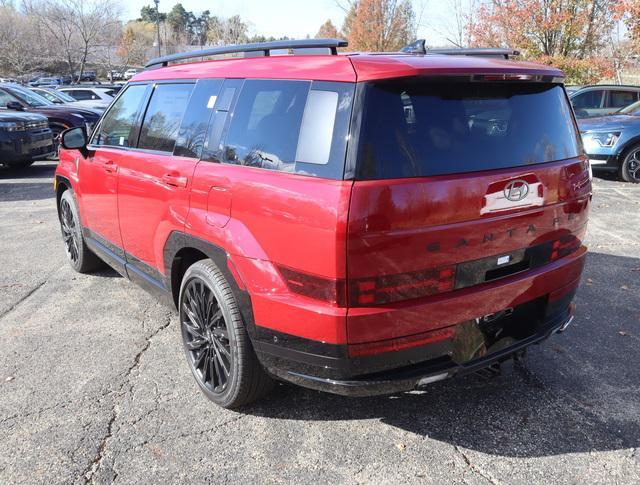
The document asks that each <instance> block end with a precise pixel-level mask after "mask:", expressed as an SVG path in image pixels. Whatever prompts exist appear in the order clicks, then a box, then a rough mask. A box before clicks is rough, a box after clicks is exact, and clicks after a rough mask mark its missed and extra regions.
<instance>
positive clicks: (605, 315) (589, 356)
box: [242, 253, 640, 457]
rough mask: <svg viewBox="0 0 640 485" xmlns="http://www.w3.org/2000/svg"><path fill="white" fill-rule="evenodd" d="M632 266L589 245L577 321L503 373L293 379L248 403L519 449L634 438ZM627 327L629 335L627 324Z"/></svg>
mask: <svg viewBox="0 0 640 485" xmlns="http://www.w3.org/2000/svg"><path fill="white" fill-rule="evenodd" d="M634 269H636V270H637V269H640V259H639V258H627V257H620V256H612V255H607V254H600V253H591V254H590V255H589V258H588V263H587V268H586V270H585V274H584V276H583V285H582V287H581V289H580V291H579V295H578V297H577V304H578V311H577V314H576V322H577V323H576V324H575V325H574V326H573V327H570V328H569V330H568V331H567V332H566V333H565V334H563V335H555V336H552V337H551V338H550V339H549V340H548V341H546V342H545V343H543V345H542V346H534V347H533V348H531V349H530V350H529V352H528V356H527V358H526V359H525V361H524V362H523V363H517V364H514V363H512V362H509V363H507V364H505V365H504V366H503V367H504V371H503V374H502V375H501V376H499V377H496V378H493V379H490V380H483V379H481V378H480V377H477V376H466V377H461V378H457V379H452V380H449V381H443V382H440V383H436V384H432V385H431V386H430V387H428V388H426V389H425V390H424V391H415V392H411V393H403V394H399V395H395V396H385V397H372V398H360V399H357V398H345V397H341V396H335V395H330V394H324V393H319V392H315V391H309V390H306V389H302V388H297V387H295V386H291V385H286V384H285V385H279V386H278V388H277V389H276V391H274V393H273V394H272V395H271V397H269V398H267V399H265V400H264V401H262V402H261V403H258V404H256V405H254V406H251V407H249V408H246V409H243V410H242V412H245V413H249V414H255V415H259V416H265V417H272V418H279V419H294V420H312V421H339V420H363V419H377V420H380V421H382V422H384V423H386V424H388V425H390V426H394V427H397V428H401V429H403V430H406V431H409V432H411V433H415V434H418V435H422V436H425V437H429V438H432V439H436V440H439V441H443V442H447V443H450V444H452V445H455V446H461V447H464V448H467V449H472V450H477V451H481V452H483V453H488V454H493V455H504V456H514V457H537V456H548V455H557V454H564V453H577V452H589V451H591V450H595V451H606V450H617V449H626V448H635V447H637V446H639V445H640V421H639V420H638V419H637V417H638V415H640V372H638V371H637V359H636V356H637V355H638V350H639V349H640V332H637V331H636V333H635V334H633V331H634V330H633V329H640V311H639V310H638V306H639V305H638V303H639V302H640V284H638V283H639V281H638V280H640V273H639V272H637V271H633V270H634ZM622 286H625V287H627V288H628V289H627V290H624V289H621V287H622ZM634 302H635V303H634ZM628 327H630V328H628ZM624 328H626V329H627V332H628V333H627V335H628V336H626V337H625V336H623V335H621V334H620V331H622V330H621V329H624ZM630 356H634V358H633V359H630ZM634 362H635V363H634Z"/></svg>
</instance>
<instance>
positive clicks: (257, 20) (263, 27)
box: [125, 0, 451, 45]
mask: <svg viewBox="0 0 640 485" xmlns="http://www.w3.org/2000/svg"><path fill="white" fill-rule="evenodd" d="M412 1H413V6H414V11H415V12H416V15H417V16H418V17H419V27H418V38H426V39H427V43H428V44H430V45H447V42H446V36H445V35H444V33H445V32H446V30H447V18H448V17H447V13H448V11H449V9H450V6H451V0H412ZM176 3H182V5H183V6H184V8H185V9H187V10H191V11H193V12H194V13H200V12H202V11H203V10H209V11H210V12H211V15H217V16H219V17H231V16H232V15H236V14H237V15H240V17H241V18H242V20H243V21H245V22H247V23H248V24H249V26H250V34H251V35H253V34H261V35H264V36H267V37H268V36H274V37H282V36H284V35H287V36H289V37H294V38H304V37H305V36H306V35H307V34H309V35H311V36H313V35H315V33H316V32H317V31H318V29H319V27H320V25H322V24H323V23H324V22H325V21H326V20H327V19H331V21H332V22H333V24H334V25H335V26H336V27H338V28H340V26H341V25H342V21H343V19H344V15H345V13H344V11H343V10H342V9H341V8H340V7H339V6H338V4H337V1H336V0H226V1H222V0H160V11H161V12H168V11H169V10H170V9H171V7H173V5H175V4H176ZM342 3H346V2H345V1H344V0H343V2H342ZM125 5H126V7H125V8H126V10H125V18H126V19H127V20H129V19H135V18H138V17H139V16H140V9H141V8H142V7H143V6H145V5H151V6H153V5H154V3H153V1H152V0H127V1H126V2H125ZM421 14H422V15H421Z"/></svg>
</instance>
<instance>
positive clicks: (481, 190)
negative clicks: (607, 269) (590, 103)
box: [55, 39, 591, 407]
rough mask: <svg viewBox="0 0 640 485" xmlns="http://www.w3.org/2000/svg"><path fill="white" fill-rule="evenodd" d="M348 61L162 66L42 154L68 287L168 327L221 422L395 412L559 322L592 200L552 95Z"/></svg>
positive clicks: (470, 59)
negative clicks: (170, 308)
mask: <svg viewBox="0 0 640 485" xmlns="http://www.w3.org/2000/svg"><path fill="white" fill-rule="evenodd" d="M345 45H346V43H345V42H344V41H338V40H327V39H313V40H305V41H277V42H272V43H263V44H248V45H243V46H230V47H221V48H212V49H206V50H204V51H198V52H195V53H194V52H191V53H187V54H174V55H171V56H167V57H163V58H159V59H156V60H153V61H151V62H150V63H149V64H148V65H147V69H146V70H145V71H143V72H140V73H138V74H137V75H136V76H135V77H134V78H133V79H132V80H131V82H130V83H129V84H128V85H127V87H126V88H125V89H123V90H122V92H121V93H120V94H119V96H118V97H117V98H116V99H115V100H114V102H113V104H112V105H111V106H110V108H109V109H108V110H107V112H106V113H105V114H104V115H103V116H102V118H101V120H100V121H99V124H98V125H97V127H96V129H95V130H94V131H93V133H92V134H91V135H90V136H89V137H88V138H87V134H86V133H85V130H84V129H82V128H72V129H70V130H67V131H66V132H65V133H64V135H63V137H62V144H63V147H64V148H63V150H62V151H61V154H60V164H59V166H58V168H57V171H56V177H55V184H56V194H57V202H58V213H59V219H60V224H61V229H62V236H63V239H64V247H65V249H66V254H67V256H68V259H69V261H70V263H71V265H72V266H73V268H74V269H75V270H77V271H79V272H89V271H91V270H92V269H94V268H96V267H97V265H99V264H100V262H102V261H103V262H106V263H108V264H109V265H110V266H111V267H113V268H115V269H116V270H117V271H118V272H119V273H121V274H122V275H123V276H125V277H127V278H129V279H131V280H132V281H134V282H137V283H139V284H140V285H142V286H143V287H145V288H146V289H148V290H149V291H150V292H152V293H154V294H156V295H157V296H158V297H160V298H161V299H163V300H164V301H167V302H168V303H169V304H171V305H174V306H175V307H176V308H177V310H178V313H179V320H180V329H181V335H182V340H183V346H184V352H185V356H186V361H187V364H188V366H189V368H190V370H191V372H192V374H193V377H194V378H195V380H196V382H197V384H198V385H199V387H200V389H201V390H202V391H203V392H204V394H205V395H206V396H207V397H209V398H210V399H211V400H213V401H214V402H215V403H217V404H219V405H221V406H224V407H237V406H240V405H243V404H247V403H249V402H251V401H253V400H256V399H258V398H259V397H261V396H263V395H264V394H265V393H266V392H267V391H269V389H270V388H271V387H272V386H273V383H274V381H275V380H284V381H289V382H293V383H296V384H299V385H302V386H305V387H309V388H313V389H319V390H324V391H329V392H333V393H338V394H343V395H350V396H366V395H376V394H388V393H394V392H399V391H406V390H411V389H415V388H417V387H422V386H425V385H427V384H429V383H431V382H434V381H438V380H441V379H445V378H448V377H453V376H456V375H460V374H464V373H468V372H474V371H478V370H480V369H483V368H485V367H487V366H494V365H498V364H499V363H500V362H502V361H504V360H506V359H507V358H510V357H513V356H515V355H520V354H521V353H522V352H523V349H525V348H526V347H527V346H529V345H531V344H534V343H538V342H541V341H542V340H544V339H545V338H547V337H549V336H550V335H552V334H553V333H555V332H559V331H562V330H564V329H565V328H566V327H567V325H569V323H570V322H571V319H572V318H573V311H574V305H573V303H572V300H573V297H574V294H575V292H576V289H577V287H578V284H579V281H580V276H581V273H582V270H583V266H584V262H585V253H586V248H585V247H584V245H583V237H584V234H585V230H586V224H587V217H588V209H589V205H590V198H591V180H590V175H589V165H588V160H587V159H586V157H585V155H584V153H583V150H582V146H581V142H580V138H579V135H578V131H577V129H576V123H575V120H574V117H573V113H572V110H571V107H570V104H569V101H568V99H567V95H566V92H565V90H564V86H563V74H562V72H561V71H559V70H557V69H554V68H552V67H549V66H541V65H537V64H530V63H520V62H513V61H510V60H507V59H499V58H498V57H500V55H496V56H493V58H486V57H482V56H474V55H473V51H467V50H465V52H464V53H465V54H466V55H465V56H459V55H450V54H455V51H452V52H450V53H439V54H429V53H428V52H427V53H426V54H415V53H411V52H410V53H402V52H401V53H390V54H363V53H360V54H338V53H337V48H338V47H343V46H345ZM482 52H483V53H485V54H486V53H487V51H486V50H483V51H482ZM219 54H223V55H228V54H234V55H236V56H239V57H235V58H223V59H220V58H218V59H215V58H214V59H209V60H203V61H200V60H198V61H196V62H187V63H185V62H184V61H189V60H190V59H193V58H203V57H212V56H216V55H219ZM287 54H290V55H287ZM291 54H292V55H291ZM490 54H491V53H490ZM124 323H125V322H123V324H124ZM130 324H135V322H131V323H130Z"/></svg>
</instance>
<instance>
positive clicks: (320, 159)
mask: <svg viewBox="0 0 640 485" xmlns="http://www.w3.org/2000/svg"><path fill="white" fill-rule="evenodd" d="M354 92H355V85H354V84H351V83H338V82H317V81H314V83H313V84H312V85H311V91H309V96H308V97H307V105H306V107H305V110H304V117H303V119H302V128H301V129H300V138H299V139H298V148H297V150H296V170H295V171H296V173H300V174H304V175H315V176H319V177H325V178H332V179H338V180H340V179H342V178H343V176H344V161H345V155H346V151H347V138H348V135H349V123H350V121H351V107H352V105H353V97H354Z"/></svg>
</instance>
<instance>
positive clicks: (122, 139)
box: [118, 136, 124, 146]
mask: <svg viewBox="0 0 640 485" xmlns="http://www.w3.org/2000/svg"><path fill="white" fill-rule="evenodd" d="M118 143H119V144H120V146H123V145H124V136H121V137H120V140H118Z"/></svg>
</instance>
